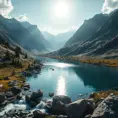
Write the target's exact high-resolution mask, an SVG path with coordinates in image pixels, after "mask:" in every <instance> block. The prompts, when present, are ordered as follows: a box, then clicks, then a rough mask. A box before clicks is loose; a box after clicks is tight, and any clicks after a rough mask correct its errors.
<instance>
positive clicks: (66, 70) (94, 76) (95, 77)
mask: <svg viewBox="0 0 118 118" xmlns="http://www.w3.org/2000/svg"><path fill="white" fill-rule="evenodd" d="M40 60H43V63H44V65H45V67H44V68H43V69H42V70H41V73H40V74H38V75H37V76H35V77H34V76H32V77H29V78H27V82H28V83H29V84H30V85H31V89H32V90H38V89H41V90H43V92H44V97H48V94H49V93H50V92H54V93H55V94H56V95H67V96H69V97H71V98H72V100H76V99H77V98H78V97H79V95H80V94H85V96H87V95H88V94H87V93H91V92H94V91H101V90H107V89H110V88H113V87H117V86H118V68H110V67H105V66H97V65H90V64H84V63H80V62H76V61H75V62H73V61H59V60H56V59H50V58H40Z"/></svg>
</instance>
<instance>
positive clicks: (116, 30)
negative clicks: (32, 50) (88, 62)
mask: <svg viewBox="0 0 118 118" xmlns="http://www.w3.org/2000/svg"><path fill="white" fill-rule="evenodd" d="M117 18H118V10H116V11H114V12H112V13H111V14H109V15H103V14H99V15H95V16H94V17H93V18H91V19H89V20H88V21H86V22H84V24H83V25H82V26H81V27H80V28H79V30H78V31H77V32H76V33H75V34H74V36H73V37H72V38H71V39H70V40H69V41H68V42H67V43H66V45H65V46H64V47H63V48H62V49H60V50H58V51H55V52H53V53H51V55H52V54H53V55H87V56H102V57H104V58H111V57H118V21H117ZM95 21H96V25H95ZM98 21H99V22H98ZM92 22H93V23H92ZM98 24H99V25H98ZM88 26H92V27H88ZM83 28H84V29H83ZM93 29H94V30H93ZM80 37H81V38H80Z"/></svg>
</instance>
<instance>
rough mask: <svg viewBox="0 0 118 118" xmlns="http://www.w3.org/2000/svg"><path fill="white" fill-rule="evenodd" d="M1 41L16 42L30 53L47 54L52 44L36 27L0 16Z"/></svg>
mask: <svg viewBox="0 0 118 118" xmlns="http://www.w3.org/2000/svg"><path fill="white" fill-rule="evenodd" d="M0 37H1V38H0V40H1V39H4V40H7V41H8V42H10V43H11V42H12V43H13V42H14V43H16V44H18V45H20V46H22V47H23V48H24V49H26V50H28V51H33V50H35V51H38V52H47V51H48V48H51V46H50V43H49V42H48V41H47V40H46V39H45V38H44V36H43V35H42V34H41V32H40V31H39V29H38V28H37V26H36V25H31V24H30V23H28V22H24V23H22V22H19V21H17V20H16V19H14V18H12V19H6V18H4V17H3V16H0Z"/></svg>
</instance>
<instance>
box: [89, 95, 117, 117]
mask: <svg viewBox="0 0 118 118" xmlns="http://www.w3.org/2000/svg"><path fill="white" fill-rule="evenodd" d="M91 118H118V96H115V95H109V96H108V97H107V98H106V99H105V100H103V101H102V102H101V103H100V104H99V105H98V107H97V108H96V109H95V110H94V113H93V114H92V116H91Z"/></svg>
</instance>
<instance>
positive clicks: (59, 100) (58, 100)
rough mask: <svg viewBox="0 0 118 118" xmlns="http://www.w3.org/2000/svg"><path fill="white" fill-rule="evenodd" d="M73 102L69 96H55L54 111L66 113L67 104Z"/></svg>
mask: <svg viewBox="0 0 118 118" xmlns="http://www.w3.org/2000/svg"><path fill="white" fill-rule="evenodd" d="M69 103H71V98H69V97H68V96H54V97H53V102H52V111H53V112H55V113H57V114H64V113H65V105H66V104H69Z"/></svg>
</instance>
